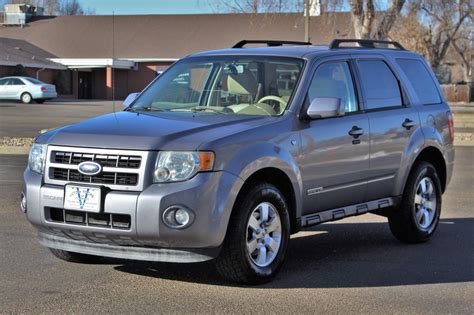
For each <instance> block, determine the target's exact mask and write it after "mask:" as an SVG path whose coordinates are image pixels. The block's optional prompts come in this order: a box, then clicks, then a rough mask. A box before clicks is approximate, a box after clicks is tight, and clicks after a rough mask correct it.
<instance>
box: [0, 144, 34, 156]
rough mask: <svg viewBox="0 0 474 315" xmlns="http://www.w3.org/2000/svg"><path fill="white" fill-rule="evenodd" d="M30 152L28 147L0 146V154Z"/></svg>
mask: <svg viewBox="0 0 474 315" xmlns="http://www.w3.org/2000/svg"><path fill="white" fill-rule="evenodd" d="M29 152H30V148H29V147H7V146H0V155H6V154H12V155H14V154H20V155H22V154H28V153H29Z"/></svg>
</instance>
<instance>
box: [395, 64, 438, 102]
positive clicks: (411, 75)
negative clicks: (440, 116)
mask: <svg viewBox="0 0 474 315" xmlns="http://www.w3.org/2000/svg"><path fill="white" fill-rule="evenodd" d="M397 63H398V65H399V66H400V68H402V70H403V72H404V73H405V75H406V76H407V77H408V80H409V81H410V83H411V85H412V86H413V88H414V89H415V92H416V94H417V95H418V98H419V99H420V102H421V103H422V104H423V105H428V104H439V103H441V98H440V97H439V93H438V89H437V88H436V84H435V82H434V81H433V78H432V77H431V75H430V73H429V72H428V69H426V67H425V65H424V64H423V63H422V62H421V61H419V60H415V59H397Z"/></svg>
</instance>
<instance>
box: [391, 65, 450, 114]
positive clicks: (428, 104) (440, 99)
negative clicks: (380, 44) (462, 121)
mask: <svg viewBox="0 0 474 315" xmlns="http://www.w3.org/2000/svg"><path fill="white" fill-rule="evenodd" d="M394 59H395V61H396V62H397V65H398V66H399V67H400V69H401V71H403V68H402V67H401V66H400V64H399V63H398V60H412V61H418V62H419V63H421V65H422V66H423V67H424V68H425V70H426V72H428V75H429V77H430V79H431V81H432V83H433V84H434V86H435V88H436V92H437V93H438V97H439V103H427V104H425V103H422V102H421V100H420V97H419V95H418V93H417V92H416V90H415V87H414V86H413V84H412V83H411V82H410V79H408V81H409V84H410V85H411V87H412V88H413V91H414V92H415V94H416V96H417V97H418V100H419V101H420V104H421V105H423V106H431V105H440V104H443V97H442V95H441V94H440V90H439V89H440V88H439V86H438V84H436V81H435V80H434V79H433V74H432V73H431V71H430V69H428V68H427V67H426V63H425V62H423V61H422V60H420V59H418V58H408V57H400V58H394ZM403 74H404V75H405V76H406V77H407V78H408V76H407V74H406V73H405V71H403Z"/></svg>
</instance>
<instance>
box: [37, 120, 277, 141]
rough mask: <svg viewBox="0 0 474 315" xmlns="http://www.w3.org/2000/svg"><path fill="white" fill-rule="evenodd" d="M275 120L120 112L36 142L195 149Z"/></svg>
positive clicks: (56, 131) (58, 131)
mask: <svg viewBox="0 0 474 315" xmlns="http://www.w3.org/2000/svg"><path fill="white" fill-rule="evenodd" d="M275 119H276V117H268V116H243V115H231V114H209V113H183V112H180V113H170V112H166V113H156V112H155V113H153V112H146V113H143V112H142V113H134V112H118V113H113V114H107V115H103V116H99V117H96V118H92V119H89V120H85V121H82V122H79V123H77V124H74V125H70V126H65V127H62V128H58V129H55V130H51V131H49V132H47V133H45V134H43V135H41V136H40V137H38V139H37V140H36V141H37V142H39V143H47V144H51V145H61V146H76V147H92V148H110V149H130V150H195V149H197V148H198V147H199V145H200V144H202V143H205V142H208V141H211V140H215V139H216V138H219V137H225V136H228V135H230V134H235V133H238V132H241V131H245V130H248V129H251V128H255V127H258V126H261V125H262V124H266V123H268V122H271V121H273V120H275Z"/></svg>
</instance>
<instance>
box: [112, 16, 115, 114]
mask: <svg viewBox="0 0 474 315" xmlns="http://www.w3.org/2000/svg"><path fill="white" fill-rule="evenodd" d="M114 63H115V11H112V106H113V108H114V114H115V67H114Z"/></svg>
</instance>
